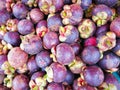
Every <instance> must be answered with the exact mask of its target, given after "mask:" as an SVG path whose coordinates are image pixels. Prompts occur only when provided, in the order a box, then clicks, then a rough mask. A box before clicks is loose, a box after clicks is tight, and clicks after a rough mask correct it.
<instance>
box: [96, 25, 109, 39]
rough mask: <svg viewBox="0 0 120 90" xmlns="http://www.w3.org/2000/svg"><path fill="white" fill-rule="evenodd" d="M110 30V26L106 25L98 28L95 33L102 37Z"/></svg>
mask: <svg viewBox="0 0 120 90" xmlns="http://www.w3.org/2000/svg"><path fill="white" fill-rule="evenodd" d="M108 28H109V24H105V25H102V26H101V27H98V28H97V30H96V32H95V35H96V37H98V36H100V35H104V34H105V33H106V32H107V31H108Z"/></svg>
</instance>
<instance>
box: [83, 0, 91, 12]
mask: <svg viewBox="0 0 120 90" xmlns="http://www.w3.org/2000/svg"><path fill="white" fill-rule="evenodd" d="M91 4H92V0H82V2H81V7H82V8H83V9H84V10H86V9H88V7H89V6H90V5H91Z"/></svg>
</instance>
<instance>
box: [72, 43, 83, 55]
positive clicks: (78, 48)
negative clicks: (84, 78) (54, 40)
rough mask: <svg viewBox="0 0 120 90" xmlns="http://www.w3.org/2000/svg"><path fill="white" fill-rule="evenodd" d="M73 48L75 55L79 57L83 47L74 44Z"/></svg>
mask: <svg viewBox="0 0 120 90" xmlns="http://www.w3.org/2000/svg"><path fill="white" fill-rule="evenodd" d="M71 47H72V48H73V50H74V53H75V55H78V54H79V53H80V51H81V50H82V46H81V45H80V44H79V43H72V44H71Z"/></svg>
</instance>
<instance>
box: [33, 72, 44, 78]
mask: <svg viewBox="0 0 120 90" xmlns="http://www.w3.org/2000/svg"><path fill="white" fill-rule="evenodd" d="M43 75H44V73H43V72H39V71H38V72H35V73H33V75H32V76H31V80H35V79H36V78H39V77H43Z"/></svg>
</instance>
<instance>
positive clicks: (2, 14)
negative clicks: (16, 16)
mask: <svg viewBox="0 0 120 90" xmlns="http://www.w3.org/2000/svg"><path fill="white" fill-rule="evenodd" d="M9 18H10V15H9V13H8V12H7V10H4V9H3V10H0V26H1V25H3V24H6V22H7V20H8V19H9Z"/></svg>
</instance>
